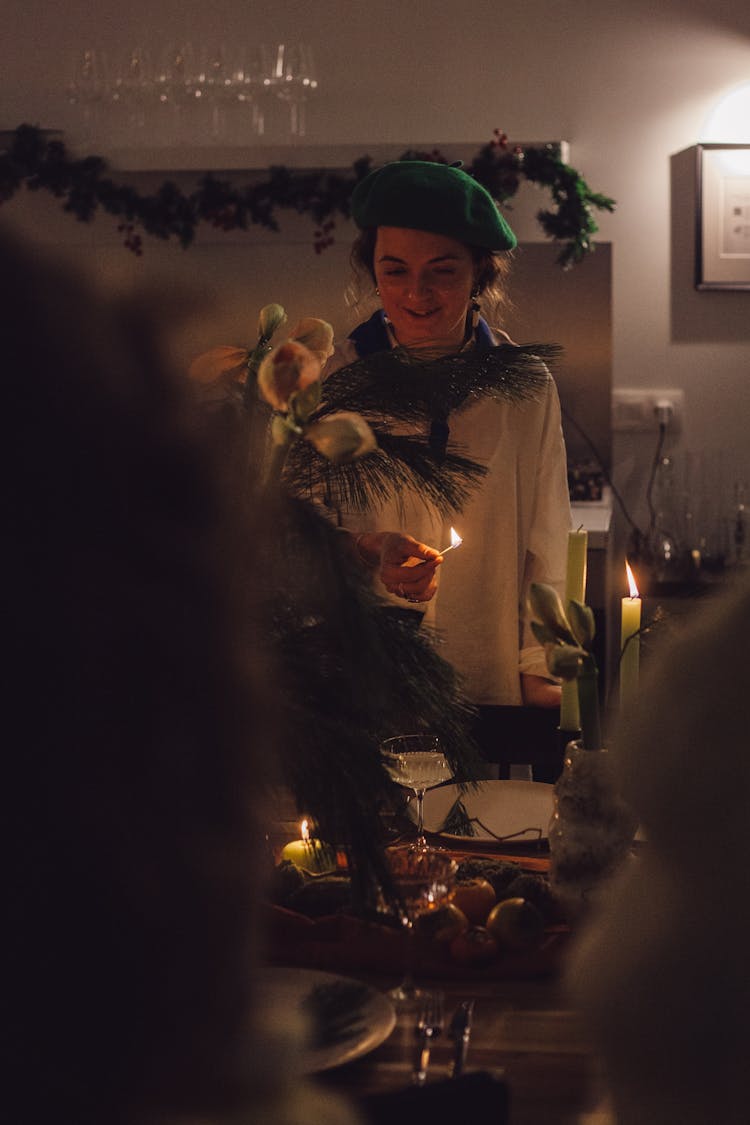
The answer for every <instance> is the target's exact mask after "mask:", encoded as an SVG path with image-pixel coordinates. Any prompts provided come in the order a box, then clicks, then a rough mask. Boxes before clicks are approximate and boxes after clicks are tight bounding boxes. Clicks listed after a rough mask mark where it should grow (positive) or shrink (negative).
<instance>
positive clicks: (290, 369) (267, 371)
mask: <svg viewBox="0 0 750 1125" xmlns="http://www.w3.org/2000/svg"><path fill="white" fill-rule="evenodd" d="M319 378H320V360H319V359H318V357H317V356H316V355H314V354H313V352H311V351H310V350H309V349H308V348H306V347H305V346H304V344H300V343H298V341H296V340H287V341H286V342H285V343H283V344H279V346H278V347H276V348H274V349H273V351H272V352H271V353H270V355H267V356H266V358H265V359H264V360H263V362H262V363H261V365H260V367H259V368H258V389H259V391H260V393H261V395H262V396H263V398H264V399H265V400H266V402H268V403H270V405H271V406H272V407H273V408H274V410H288V409H289V400H290V399H291V397H292V395H294V394H295V393H296V392H298V391H304V390H305V388H306V387H309V386H310V384H311V383H315V382H317V381H318V379H319Z"/></svg>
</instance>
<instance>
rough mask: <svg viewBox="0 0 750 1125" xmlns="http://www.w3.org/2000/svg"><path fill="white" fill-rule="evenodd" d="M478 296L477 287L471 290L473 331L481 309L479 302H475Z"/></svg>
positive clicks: (477, 322)
mask: <svg viewBox="0 0 750 1125" xmlns="http://www.w3.org/2000/svg"><path fill="white" fill-rule="evenodd" d="M478 296H479V288H478V287H477V288H476V289H474V290H472V294H471V327H472V329H475V328H476V326H477V325H478V324H479V314H480V311H481V307H480V304H479V301H478V300H477V298H478Z"/></svg>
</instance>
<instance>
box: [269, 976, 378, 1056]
mask: <svg viewBox="0 0 750 1125" xmlns="http://www.w3.org/2000/svg"><path fill="white" fill-rule="evenodd" d="M259 983H260V995H259V998H258V999H259V1005H260V1006H267V1008H268V1011H269V1012H271V1011H273V1012H274V1013H275V1014H276V1015H277V1016H278V1014H279V1013H286V1014H287V1015H288V1017H289V1018H288V1023H289V1024H291V1023H293V1022H295V1023H296V1024H297V1025H298V1026H299V1029H300V1030H301V1029H303V1028H304V1027H305V1024H306V1015H305V1001H306V999H307V998H308V997H309V996H310V995H311V993H312V992H313V991H314V990H315V989H316V988H319V987H320V986H321V985H332V984H337V983H339V984H341V983H354V984H357V985H360V984H361V982H359V981H353V980H352V978H351V977H342V976H338V975H337V974H336V973H323V972H320V971H318V970H317V969H298V968H282V967H275V966H268V967H266V968H264V969H263V970H262V973H261V977H260V982H259ZM365 987H366V988H367V991H366V993H365V999H364V1003H363V1004H362V1007H361V1009H359V1010H358V1015H359V1018H358V1020H357V1025H356V1026H355V1027H353V1028H352V1032H353V1033H352V1034H351V1035H350V1036H348V1037H347V1038H346V1039H344V1040H343V1041H342V1042H337V1043H330V1044H326V1045H325V1046H321V1047H316V1048H312V1047H309V1048H305V1047H303V1049H302V1051H301V1052H300V1055H301V1057H300V1059H299V1066H298V1067H297V1069H298V1070H300V1069H301V1071H302V1072H303V1073H304V1074H316V1073H317V1072H318V1071H321V1070H329V1069H330V1068H331V1067H334V1066H341V1065H342V1063H346V1062H350V1061H351V1060H352V1059H357V1058H359V1057H360V1055H366V1054H367V1053H368V1051H373V1050H374V1049H375V1048H376V1047H379V1046H380V1044H381V1043H382V1042H383V1041H384V1040H385V1039H387V1038H388V1036H389V1035H390V1034H391V1032H392V1031H393V1028H394V1026H395V1024H396V1013H395V1011H394V1008H393V1004H391V1002H390V1000H389V999H388V997H387V996H384V995H383V994H382V992H378V991H377V990H376V989H374V988H370V987H369V986H365Z"/></svg>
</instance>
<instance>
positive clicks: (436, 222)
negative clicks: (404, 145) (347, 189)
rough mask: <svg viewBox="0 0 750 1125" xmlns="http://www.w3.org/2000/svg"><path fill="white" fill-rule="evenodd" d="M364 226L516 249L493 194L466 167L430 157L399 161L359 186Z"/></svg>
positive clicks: (357, 216) (355, 198) (357, 203)
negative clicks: (428, 233) (420, 232)
mask: <svg viewBox="0 0 750 1125" xmlns="http://www.w3.org/2000/svg"><path fill="white" fill-rule="evenodd" d="M351 209H352V218H353V219H354V221H355V223H356V224H357V226H358V227H360V228H362V229H363V228H365V227H407V228H409V229H410V230H427V231H432V232H433V233H434V234H444V235H446V236H447V237H448V238H455V239H457V240H458V241H459V242H463V243H465V244H466V245H468V246H481V247H482V248H483V249H485V250H512V249H513V247H514V246H515V245H516V236H515V235H514V233H513V231H512V230H511V229H510V227H509V226H508V224H507V223H506V221H505V219H504V218H503V216H502V215H501V214H500V211H499V210H498V208H497V204H496V203H495V201H494V199H493V198H492V196H491V195H490V193H489V192H488V191H487V190H486V189H485V188H483V187H482V185H481V184H479V183H477V181H476V180H475V179H474V178H473V177H472V176H470V175H469V174H468V173H467V172H463V171H462V170H461V169H460V168H454V167H451V166H450V165H448V164H434V163H432V162H431V161H428V160H395V161H394V162H393V163H392V164H385V165H384V166H383V167H382V168H377V169H376V170H375V171H374V172H370V174H369V175H367V176H365V178H364V179H363V180H361V181H360V182H359V183H358V184H357V186H356V187H355V189H354V192H353V193H352V199H351Z"/></svg>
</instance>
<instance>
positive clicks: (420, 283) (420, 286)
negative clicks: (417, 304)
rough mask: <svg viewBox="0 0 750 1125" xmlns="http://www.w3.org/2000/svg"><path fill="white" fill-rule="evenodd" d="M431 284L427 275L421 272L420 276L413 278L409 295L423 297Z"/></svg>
mask: <svg viewBox="0 0 750 1125" xmlns="http://www.w3.org/2000/svg"><path fill="white" fill-rule="evenodd" d="M429 288H430V285H429V281H428V279H427V278H426V277H422V275H421V274H420V275H419V276H418V277H415V278H413V279H412V282H411V285H410V286H409V291H408V295H409V296H410V297H423V296H425V294H426V293H427V292H428V291H429Z"/></svg>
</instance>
